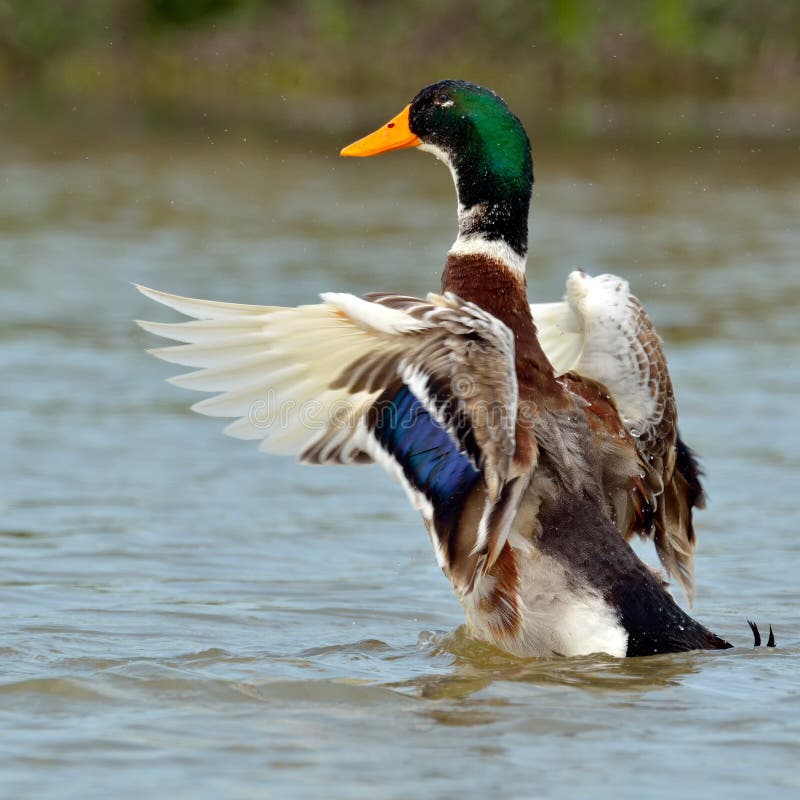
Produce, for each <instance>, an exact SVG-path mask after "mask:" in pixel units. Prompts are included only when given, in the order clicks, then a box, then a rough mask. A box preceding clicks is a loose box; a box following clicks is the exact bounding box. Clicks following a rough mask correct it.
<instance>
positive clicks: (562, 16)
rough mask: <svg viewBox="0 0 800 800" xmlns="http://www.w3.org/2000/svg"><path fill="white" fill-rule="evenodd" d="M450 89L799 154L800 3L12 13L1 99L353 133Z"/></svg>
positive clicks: (323, 4) (387, 1) (390, 1)
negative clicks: (786, 146) (490, 92)
mask: <svg viewBox="0 0 800 800" xmlns="http://www.w3.org/2000/svg"><path fill="white" fill-rule="evenodd" d="M441 77H464V78H468V79H470V80H474V81H476V82H479V83H483V84H486V85H489V86H491V87H493V88H495V89H497V90H498V91H499V92H500V93H501V94H502V95H503V96H504V97H506V98H507V99H508V100H509V102H510V104H511V105H512V107H513V108H515V109H516V110H518V112H519V113H520V115H521V116H525V117H526V120H534V121H535V124H536V125H537V127H538V130H539V132H540V133H541V132H542V131H544V135H547V134H548V133H549V134H550V135H551V136H554V137H556V138H557V137H559V136H564V135H566V136H571V135H572V136H576V137H580V136H591V135H593V134H595V133H597V132H602V133H603V134H607V135H618V136H632V137H635V136H637V135H642V134H644V135H648V134H650V133H652V132H653V131H655V130H663V129H665V128H666V129H668V130H669V131H671V132H674V134H675V136H676V137H677V138H680V137H681V136H684V137H685V136H693V135H705V136H707V137H708V136H716V137H719V136H722V137H734V138H735V137H740V138H766V139H773V140H781V139H782V140H784V141H793V140H796V139H797V136H796V133H797V124H798V113H799V112H800V109H798V105H799V104H798V102H797V98H798V97H800V3H797V2H763V3H755V2H753V1H752V0H619V1H618V2H614V3H598V2H589V0H553V1H552V2H541V1H538V0H536V1H534V2H524V0H493V2H491V3H487V2H485V0H440V2H436V3H430V2H423V0H405V2H403V3H398V2H396V0H372V1H371V2H370V1H369V0H297V1H296V2H276V1H275V0H0V92H2V95H3V97H4V100H3V105H4V106H5V108H6V110H7V111H17V112H20V113H23V114H29V113H31V112H33V113H35V114H40V115H46V114H48V113H49V114H55V115H59V114H61V115H62V116H65V117H66V116H67V115H66V114H65V113H64V112H65V111H66V110H76V109H80V110H81V111H83V112H84V113H86V114H87V115H88V116H89V117H91V116H92V114H94V116H95V118H97V116H98V113H99V114H101V115H102V118H103V120H104V121H105V123H106V124H108V125H114V124H117V125H125V124H144V125H145V126H146V125H148V124H149V123H150V122H151V121H152V120H153V119H155V120H156V121H157V122H159V123H160V124H167V125H176V126H180V125H181V124H183V125H185V124H187V123H189V121H191V120H196V119H197V118H198V117H203V118H206V119H208V120H212V121H213V120H217V122H218V123H219V124H224V125H230V126H233V127H239V126H247V125H248V124H257V125H260V126H262V127H263V128H265V129H268V128H270V127H278V128H281V129H284V130H289V131H291V130H297V131H302V130H303V129H304V128H310V127H313V128H316V129H318V130H320V131H321V132H323V133H336V134H340V133H343V132H349V131H351V130H352V131H356V130H360V129H362V128H363V127H364V125H367V126H369V125H371V124H374V123H375V121H376V120H379V119H381V118H382V115H388V114H391V113H394V112H395V111H396V110H397V109H396V108H395V107H396V106H398V104H399V103H401V102H403V101H406V100H408V99H410V98H411V96H412V95H413V93H414V92H415V91H416V90H417V89H418V88H420V87H421V86H423V85H425V84H427V83H430V82H431V81H433V80H436V79H438V78H441ZM97 109H102V111H101V112H98V111H97ZM78 116H80V115H78ZM143 121H144V122H143ZM65 124H68V123H66V122H65Z"/></svg>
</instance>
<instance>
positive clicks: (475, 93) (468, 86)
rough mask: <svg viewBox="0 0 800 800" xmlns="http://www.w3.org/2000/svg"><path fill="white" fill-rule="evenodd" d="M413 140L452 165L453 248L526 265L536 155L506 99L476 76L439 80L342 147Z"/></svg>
mask: <svg viewBox="0 0 800 800" xmlns="http://www.w3.org/2000/svg"><path fill="white" fill-rule="evenodd" d="M411 147H416V148H418V149H420V150H423V151H426V152H429V153H433V154H434V155H435V156H436V157H437V158H438V159H439V160H440V161H443V162H444V163H445V164H447V166H448V167H449V168H450V171H451V172H452V175H453V180H454V182H455V185H456V191H457V193H458V223H459V233H458V239H456V242H455V244H454V245H453V247H452V248H451V250H450V253H451V255H465V254H486V255H491V256H492V257H493V258H495V259H500V260H502V261H503V262H505V263H506V264H507V265H508V266H509V267H512V268H514V269H517V270H520V271H523V272H524V269H525V257H526V255H527V250H528V207H529V205H530V199H531V190H532V187H533V163H532V160H531V148H530V142H529V141H528V136H527V134H526V133H525V129H524V128H523V127H522V123H521V122H520V121H519V119H517V117H516V116H515V115H514V114H513V113H512V112H511V111H510V110H509V108H508V106H507V105H506V104H505V101H504V100H503V99H502V98H501V97H500V96H499V95H497V94H496V93H495V92H493V91H492V90H491V89H486V88H485V87H483V86H478V85H476V84H474V83H468V82H467V81H459V80H445V81H439V82H438V83H434V84H431V85H430V86H426V87H425V88H424V89H422V90H421V91H420V92H419V93H418V94H417V96H416V97H415V98H414V99H413V100H412V101H411V103H410V104H409V105H407V106H406V107H405V108H404V109H403V110H402V111H401V112H400V113H399V114H398V115H397V116H396V117H394V118H393V119H391V120H389V122H387V123H386V124H385V125H383V126H382V127H380V128H378V130H376V131H374V132H373V133H371V134H369V135H368V136H365V137H364V138H363V139H359V140H358V141H357V142H354V143H353V144H351V145H349V146H347V147H345V148H344V149H343V150H342V151H341V155H343V156H372V155H377V154H378V153H384V152H387V151H389V150H400V149H405V148H411Z"/></svg>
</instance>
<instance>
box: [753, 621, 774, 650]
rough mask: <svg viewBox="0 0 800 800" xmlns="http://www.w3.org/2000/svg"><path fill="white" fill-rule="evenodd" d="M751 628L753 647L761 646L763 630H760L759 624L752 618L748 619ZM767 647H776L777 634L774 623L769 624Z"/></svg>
mask: <svg viewBox="0 0 800 800" xmlns="http://www.w3.org/2000/svg"><path fill="white" fill-rule="evenodd" d="M747 624H748V625H749V626H750V630H751V631H753V639H754V640H755V641H754V643H753V647H761V632H760V631H759V630H758V625H756V624H755V622H753V621H752V620H750V619H749V620H747ZM767 647H775V634H774V632H773V630H772V625H770V626H769V637H768V638H767Z"/></svg>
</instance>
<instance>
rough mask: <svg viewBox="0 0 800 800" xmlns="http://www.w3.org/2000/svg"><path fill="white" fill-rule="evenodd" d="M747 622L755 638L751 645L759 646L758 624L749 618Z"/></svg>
mask: <svg viewBox="0 0 800 800" xmlns="http://www.w3.org/2000/svg"><path fill="white" fill-rule="evenodd" d="M747 624H748V625H749V626H750V630H751V631H753V638H754V639H755V642H753V647H761V633H760V632H759V630H758V625H756V624H755V622H753V620H751V619H749V620H747Z"/></svg>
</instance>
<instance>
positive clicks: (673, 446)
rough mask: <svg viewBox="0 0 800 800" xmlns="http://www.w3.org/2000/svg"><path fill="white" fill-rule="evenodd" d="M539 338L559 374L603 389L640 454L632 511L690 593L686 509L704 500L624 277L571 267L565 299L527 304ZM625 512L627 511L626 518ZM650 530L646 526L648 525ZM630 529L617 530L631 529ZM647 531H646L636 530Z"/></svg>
mask: <svg viewBox="0 0 800 800" xmlns="http://www.w3.org/2000/svg"><path fill="white" fill-rule="evenodd" d="M531 312H532V314H533V318H534V321H535V323H536V326H537V333H538V336H539V341H540V342H541V345H542V348H543V350H544V351H545V354H546V355H547V356H548V358H549V359H550V362H551V363H552V364H553V367H554V369H555V371H556V374H558V375H564V374H567V373H573V374H577V375H579V376H581V377H583V378H588V379H590V380H592V381H595V382H596V383H599V384H602V386H604V387H605V388H606V389H608V391H609V393H610V394H611V397H612V398H613V401H614V405H615V406H616V409H617V411H618V413H619V416H620V418H621V421H622V423H623V425H624V427H625V428H626V430H627V432H628V434H629V435H630V437H631V438H632V439H633V441H634V443H635V445H636V449H637V451H638V452H639V454H640V464H641V468H642V470H643V473H644V475H643V481H640V482H639V483H638V486H637V487H636V489H637V493H638V500H641V499H642V494H643V493H645V492H646V493H647V494H649V496H646V497H645V498H644V499H645V501H646V504H649V505H650V506H651V508H650V509H648V513H647V514H645V515H642V514H641V513H639V514H635V515H634V516H635V517H636V518H638V519H642V518H643V516H644V518H646V519H647V521H648V522H650V521H652V534H653V538H654V540H655V545H656V549H657V551H658V555H659V557H660V559H661V561H662V563H663V564H664V566H665V568H666V569H667V571H668V572H669V573H670V574H671V575H673V576H674V577H676V578H677V579H678V580H679V581H680V582H681V584H682V585H683V588H684V590H685V591H686V594H687V597H688V598H689V600H690V602H691V601H692V600H693V598H694V547H695V534H694V527H693V524H692V508H693V507H697V508H702V507H703V506H704V504H705V500H704V496H703V490H702V486H701V485H700V481H699V469H698V467H697V462H696V460H695V458H694V456H693V454H692V452H691V451H690V450H689V448H688V447H686V445H685V444H684V443H683V442H682V441H681V440H680V438H679V436H678V427H677V425H678V415H677V406H676V402H675V396H674V394H673V389H672V381H671V379H670V375H669V370H668V369H667V362H666V357H665V355H664V349H663V343H662V341H661V338H660V337H659V335H658V334H657V333H656V330H655V327H654V326H653V323H652V322H651V320H650V318H649V317H648V315H647V312H646V311H645V310H644V308H643V307H642V305H641V303H640V302H639V301H638V300H637V299H636V297H634V296H633V295H632V294H631V292H630V287H629V285H628V283H627V281H625V280H623V279H622V278H618V277H617V276H615V275H599V276H597V277H594V278H592V277H590V276H589V275H587V274H586V273H585V272H581V271H575V272H572V273H570V275H569V277H568V279H567V291H566V294H565V296H564V301H563V302H560V303H546V304H540V305H532V306H531ZM630 516H631V515H627V517H628V518H630ZM648 527H649V525H648ZM631 532H633V531H632V530H631V529H627V530H623V533H625V534H626V535H627V534H630V533H631ZM637 532H640V533H643V534H647V533H649V532H650V531H649V530H646V529H645V530H642V529H640V530H639V531H637Z"/></svg>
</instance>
